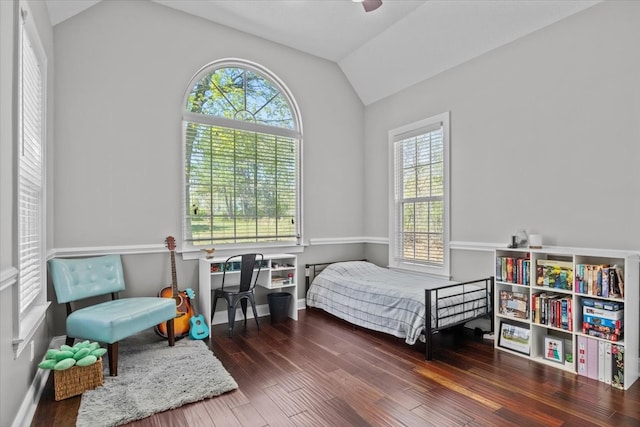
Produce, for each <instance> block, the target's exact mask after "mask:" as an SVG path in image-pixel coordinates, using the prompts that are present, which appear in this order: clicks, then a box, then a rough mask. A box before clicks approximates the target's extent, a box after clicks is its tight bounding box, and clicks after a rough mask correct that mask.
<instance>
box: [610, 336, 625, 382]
mask: <svg viewBox="0 0 640 427" xmlns="http://www.w3.org/2000/svg"><path fill="white" fill-rule="evenodd" d="M611 386H613V387H616V388H619V389H622V390H624V347H623V346H621V345H617V344H611Z"/></svg>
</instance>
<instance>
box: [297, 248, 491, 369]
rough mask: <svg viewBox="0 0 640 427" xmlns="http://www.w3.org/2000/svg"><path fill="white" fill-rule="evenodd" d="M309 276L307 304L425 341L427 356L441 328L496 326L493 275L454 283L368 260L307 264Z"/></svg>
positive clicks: (408, 338) (356, 322)
mask: <svg viewBox="0 0 640 427" xmlns="http://www.w3.org/2000/svg"><path fill="white" fill-rule="evenodd" d="M305 275H306V282H307V298H306V302H307V306H308V307H315V308H318V309H321V310H324V311H326V312H327V313H329V314H332V315H334V316H336V317H338V318H340V319H343V320H346V321H348V322H350V323H352V324H354V325H357V326H361V327H364V328H367V329H372V330H375V331H379V332H384V333H388V334H391V335H394V336H396V337H398V338H404V340H405V342H406V343H407V344H409V345H413V344H415V343H416V342H417V341H418V340H424V341H425V343H426V350H425V358H426V359H427V360H432V359H433V340H432V337H433V334H435V333H437V332H438V331H441V330H443V329H447V328H451V327H454V326H458V325H462V324H464V323H467V322H469V321H471V320H473V319H477V318H481V317H487V316H489V317H490V319H491V329H492V330H493V315H492V312H491V306H492V304H491V295H492V294H493V277H488V278H483V279H479V280H474V281H469V282H452V281H448V280H442V279H436V278H433V277H430V276H426V275H422V274H417V273H411V272H401V271H397V270H390V269H387V268H382V267H379V266H377V265H375V264H373V263H370V262H367V261H364V260H359V261H344V262H334V263H323V264H307V265H306V269H305ZM426 319H431V321H427V320H426Z"/></svg>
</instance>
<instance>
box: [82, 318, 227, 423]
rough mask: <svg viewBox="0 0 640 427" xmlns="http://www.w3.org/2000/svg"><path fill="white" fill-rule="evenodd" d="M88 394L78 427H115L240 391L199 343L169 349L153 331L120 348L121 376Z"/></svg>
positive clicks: (185, 342) (106, 366) (184, 341)
mask: <svg viewBox="0 0 640 427" xmlns="http://www.w3.org/2000/svg"><path fill="white" fill-rule="evenodd" d="M107 362H108V361H107V360H104V384H103V386H102V387H98V388H96V389H95V390H89V391H86V392H85V393H84V394H83V395H82V400H81V401H80V409H79V410H78V419H77V424H76V425H77V427H84V426H91V427H100V426H116V425H120V424H125V423H128V422H130V421H134V420H139V419H141V418H146V417H148V416H150V415H153V414H155V413H157V412H162V411H166V410H168V409H173V408H177V407H179V406H182V405H184V404H186V403H190V402H196V401H198V400H203V399H207V398H210V397H213V396H219V395H221V394H222V393H225V392H228V391H230V390H234V389H236V388H238V384H237V383H236V382H235V380H234V379H233V378H232V377H231V375H229V373H228V372H227V370H226V369H225V368H224V367H223V366H222V364H221V363H220V361H219V360H218V359H217V358H216V357H215V356H214V355H213V353H212V352H211V351H210V350H209V349H208V348H207V346H206V344H205V343H204V342H202V341H199V340H192V339H190V338H188V337H185V338H183V339H181V340H179V341H176V345H175V347H169V344H168V343H167V341H166V340H164V339H162V338H160V337H159V336H158V335H156V334H155V333H154V332H153V331H152V330H149V331H145V332H142V333H140V334H138V335H136V336H133V337H130V338H127V339H125V340H123V341H121V342H120V348H119V351H118V376H117V377H110V376H109V364H108V363H107Z"/></svg>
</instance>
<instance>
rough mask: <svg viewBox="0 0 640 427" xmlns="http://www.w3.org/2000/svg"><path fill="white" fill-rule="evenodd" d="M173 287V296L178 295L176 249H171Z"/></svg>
mask: <svg viewBox="0 0 640 427" xmlns="http://www.w3.org/2000/svg"><path fill="white" fill-rule="evenodd" d="M171 288H172V289H173V296H177V295H178V276H177V274H176V255H175V252H174V251H171Z"/></svg>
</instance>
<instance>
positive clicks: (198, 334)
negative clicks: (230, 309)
mask: <svg viewBox="0 0 640 427" xmlns="http://www.w3.org/2000/svg"><path fill="white" fill-rule="evenodd" d="M186 291H187V295H188V296H189V299H190V300H191V306H192V307H193V316H192V317H191V319H189V323H190V324H191V327H190V328H189V335H190V336H191V338H193V339H194V340H201V339H204V338H206V337H208V336H209V327H208V326H207V323H206V321H205V320H204V316H203V315H202V314H198V309H197V308H196V307H197V305H198V304H197V302H196V301H195V297H196V294H195V292H193V289H191V288H187V289H186Z"/></svg>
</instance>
